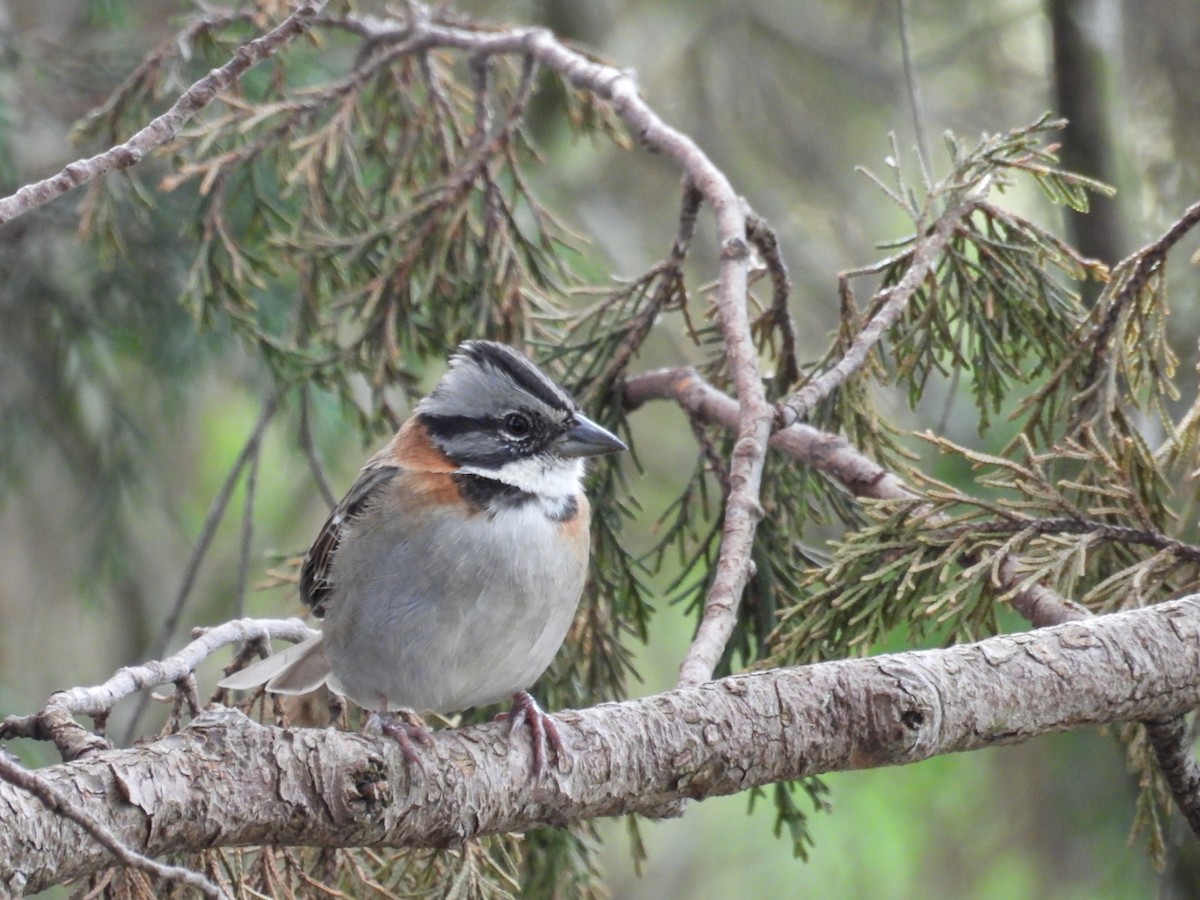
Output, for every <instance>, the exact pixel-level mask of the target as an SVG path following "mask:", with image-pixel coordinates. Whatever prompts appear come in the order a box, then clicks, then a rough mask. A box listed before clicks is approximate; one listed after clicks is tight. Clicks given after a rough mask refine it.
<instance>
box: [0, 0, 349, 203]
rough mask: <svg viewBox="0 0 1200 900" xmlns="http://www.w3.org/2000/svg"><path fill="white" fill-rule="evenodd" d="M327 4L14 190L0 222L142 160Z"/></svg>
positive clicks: (299, 11) (310, 3)
mask: <svg viewBox="0 0 1200 900" xmlns="http://www.w3.org/2000/svg"><path fill="white" fill-rule="evenodd" d="M326 2H327V0H305V2H303V3H301V4H300V6H298V7H297V8H296V11H295V12H293V13H292V14H291V15H290V16H288V17H287V18H286V19H284V20H283V21H282V22H280V23H279V25H278V26H276V27H275V28H273V29H272V30H271V31H269V32H267V33H266V34H264V35H263V36H262V37H259V38H255V39H254V40H252V41H250V42H249V43H247V44H244V45H243V46H241V47H239V48H238V50H237V52H236V53H235V54H234V56H233V59H231V60H229V62H227V63H225V65H223V66H221V67H220V68H218V69H213V70H212V71H211V72H209V73H208V74H207V75H205V76H204V77H203V78H201V79H200V80H199V81H197V82H196V83H195V84H193V85H192V86H191V87H190V88H188V89H187V90H186V91H184V93H183V94H182V95H181V96H180V97H179V99H178V100H176V101H175V103H174V104H173V105H172V106H171V108H170V109H168V110H167V111H166V112H165V113H163V114H162V115H160V116H159V117H158V118H156V119H154V120H153V121H152V122H151V123H150V124H149V125H147V126H146V127H145V128H143V129H141V130H140V131H138V132H137V133H136V134H135V135H134V136H133V137H131V138H130V139H129V140H127V141H126V142H125V143H123V144H118V145H117V146H115V147H110V148H109V149H108V150H105V151H104V152H103V153H100V154H98V155H96V156H93V157H91V158H90V159H81V160H76V161H75V162H73V163H71V164H69V165H68V166H67V167H66V168H64V169H63V170H62V171H61V172H59V173H58V174H57V175H54V176H52V177H50V178H46V179H43V180H42V181H39V182H37V183H36V184H29V185H25V186H24V187H22V188H21V189H20V190H18V191H17V192H16V193H15V194H12V195H10V196H8V197H4V198H0V225H3V224H4V223H5V222H11V221H12V220H13V219H15V218H17V216H21V215H24V214H25V213H27V212H29V211H30V210H31V209H35V208H37V207H39V206H43V205H45V204H46V203H49V202H50V201H51V200H54V199H56V198H58V197H61V196H62V195H63V194H65V193H66V192H67V191H69V190H71V189H72V188H76V187H79V185H81V184H86V183H87V182H89V181H92V180H93V179H95V178H99V177H100V176H101V175H107V174H108V173H109V172H112V171H115V170H118V169H127V168H129V167H130V166H132V165H135V164H136V163H139V162H141V160H142V158H143V157H145V155H146V154H147V153H148V152H150V151H151V150H154V149H155V148H157V147H161V146H163V145H164V144H166V143H168V142H169V141H170V140H172V139H173V138H174V137H175V135H177V134H178V133H179V130H180V129H181V128H182V127H183V126H184V123H186V122H187V121H188V119H190V118H191V117H192V116H194V115H195V114H196V113H198V112H199V111H200V110H202V109H204V107H206V106H208V104H210V103H212V102H213V100H215V99H216V98H217V95H218V94H220V93H221V92H222V91H225V90H228V89H229V88H230V87H232V86H233V85H234V84H236V83H237V81H238V80H239V79H240V78H241V77H242V76H243V75H244V74H245V73H246V72H247V71H249V70H250V69H251V68H253V67H254V66H255V65H257V64H258V63H260V62H262V61H263V60H264V59H267V58H268V57H270V56H273V55H274V54H275V53H277V52H278V51H279V50H281V49H283V47H285V46H287V44H288V43H289V42H290V41H292V40H294V39H295V38H296V37H298V36H300V35H301V34H303V33H304V32H305V31H307V30H308V28H309V27H310V26H311V25H312V22H313V18H314V17H315V16H316V15H317V13H319V12H320V11H321V9H322V8H323V7H324V6H325V4H326Z"/></svg>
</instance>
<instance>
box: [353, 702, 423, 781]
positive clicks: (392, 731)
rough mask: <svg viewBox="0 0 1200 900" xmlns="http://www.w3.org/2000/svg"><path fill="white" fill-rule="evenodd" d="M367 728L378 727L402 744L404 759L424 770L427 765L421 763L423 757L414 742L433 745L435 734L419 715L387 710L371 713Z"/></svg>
mask: <svg viewBox="0 0 1200 900" xmlns="http://www.w3.org/2000/svg"><path fill="white" fill-rule="evenodd" d="M367 728H368V729H371V728H378V729H379V732H380V733H381V734H385V735H387V736H388V737H390V738H391V739H392V740H394V741H395V742H396V743H397V744H399V745H400V752H401V753H403V754H404V761H405V762H407V763H408V764H409V766H410V767H412V766H416V767H417V768H418V769H420V770H422V771H424V769H425V767H424V766H423V765H422V763H421V757H420V756H419V755H418V754H417V748H416V747H415V746H414V745H413V742H414V741H415V742H416V743H418V744H420V745H421V746H423V747H432V746H433V736H432V735H430V733H429V729H428V728H426V727H425V723H424V722H422V721H421V718H420V717H419V716H416V715H413V714H412V713H405V712H401V713H399V714H397V715H392V714H391V713H387V712H382V713H378V712H376V713H371V718H370V719H368V720H367Z"/></svg>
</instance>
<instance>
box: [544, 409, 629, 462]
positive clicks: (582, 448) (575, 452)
mask: <svg viewBox="0 0 1200 900" xmlns="http://www.w3.org/2000/svg"><path fill="white" fill-rule="evenodd" d="M556 443H557V447H556V449H557V450H558V452H559V453H560V454H561V455H563V456H566V457H571V458H575V457H579V456H603V455H604V454H605V453H616V452H618V451H620V450H628V449H629V448H628V447H626V446H625V442H624V441H623V440H621V439H620V438H619V437H617V436H616V435H615V434H613V433H612V432H611V431H609V430H608V429H607V428H601V427H600V426H599V425H597V424H596V423H595V422H593V421H592V420H591V419H589V418H587V417H586V416H585V415H583V414H582V413H575V422H574V424H573V425H572V426H571V428H570V430H569V431H567V432H565V433H564V434H563V435H562V437H560V438H559V439H558V441H557V442H556Z"/></svg>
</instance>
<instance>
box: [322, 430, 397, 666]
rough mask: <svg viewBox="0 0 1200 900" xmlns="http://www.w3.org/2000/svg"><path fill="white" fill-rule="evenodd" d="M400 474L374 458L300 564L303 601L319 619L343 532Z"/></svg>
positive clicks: (379, 457)
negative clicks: (334, 556) (330, 569)
mask: <svg viewBox="0 0 1200 900" xmlns="http://www.w3.org/2000/svg"><path fill="white" fill-rule="evenodd" d="M400 471H401V469H400V467H399V466H397V465H395V464H394V463H389V462H386V461H385V457H384V453H383V452H381V453H378V454H376V455H375V456H373V457H372V458H371V459H370V460H369V461H368V462H367V464H366V465H365V466H363V469H362V471H361V472H359V473H358V478H356V479H355V480H354V484H353V485H351V486H350V490H349V491H347V492H346V496H345V497H343V498H342V502H341V503H339V504H338V505H337V507H336V508H335V509H334V510H333V512H331V513H330V514H329V518H328V519H326V520H325V524H324V525H323V526H321V531H320V533H319V534H318V535H317V539H316V540H315V541H313V544H312V546H311V547H310V548H309V550H308V553H306V554H304V561H303V562H302V563H301V564H300V599H301V600H303V601H304V603H305V604H307V605H308V606H309V607H311V608H312V611H313V614H314V615H316V616H317V617H318V618H320V617H322V616H324V615H325V611H326V610H327V609H328V603H329V599H330V585H329V566H330V564H331V563H332V562H333V554H334V553H335V552H336V551H337V547H338V544H339V543H340V542H341V539H342V530H343V529H344V528H345V527H346V523H348V522H350V521H352V520H353V519H354V518H355V517H356V516H359V515H361V514H362V511H363V510H364V509H365V508H366V506H367V504H368V503H370V502H371V500H372V498H374V497H376V496H377V495H378V494H379V492H380V491H382V490H384V489H385V487H386V486H387V484H388V483H389V482H390V481H391V480H392V479H393V478H394V477H395V476H396V475H397V474H399V472H400ZM301 646H303V645H301Z"/></svg>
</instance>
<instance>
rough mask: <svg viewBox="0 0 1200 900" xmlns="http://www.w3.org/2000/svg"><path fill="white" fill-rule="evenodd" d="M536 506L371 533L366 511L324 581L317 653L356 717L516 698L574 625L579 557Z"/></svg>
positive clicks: (405, 523)
mask: <svg viewBox="0 0 1200 900" xmlns="http://www.w3.org/2000/svg"><path fill="white" fill-rule="evenodd" d="M558 527H561V526H559V525H558V524H557V523H555V522H552V521H551V520H549V519H548V518H547V516H546V514H545V513H544V512H543V510H542V508H541V505H540V504H538V503H527V504H524V505H520V506H513V507H508V508H504V509H500V510H498V511H497V512H496V513H495V514H494V516H490V517H489V515H488V514H487V513H485V512H480V513H477V514H475V515H473V516H471V517H470V518H468V519H466V520H463V519H461V518H458V517H454V518H453V519H452V518H450V517H446V516H444V515H440V514H437V513H434V514H433V515H432V517H431V518H430V519H428V520H427V521H426V525H425V527H423V528H421V529H419V530H417V529H413V528H412V527H411V520H406V517H399V520H397V521H393V522H389V523H388V524H387V525H384V524H382V522H381V520H380V517H379V516H378V515H377V513H376V512H375V511H374V510H369V511H368V512H367V513H366V514H364V515H363V516H362V517H361V518H360V519H358V520H357V521H355V522H354V523H353V526H352V527H351V528H350V529H349V530H348V532H347V533H346V534H345V535H343V538H342V543H341V546H340V547H339V548H338V551H337V554H336V556H335V557H334V560H333V565H332V567H331V572H330V576H331V578H330V580H331V582H332V590H333V592H334V597H335V601H334V602H333V603H332V604H330V612H329V614H328V617H327V618H326V624H325V647H326V654H327V655H328V657H329V663H330V667H331V669H332V670H333V675H334V679H335V682H336V683H337V684H336V686H337V687H339V688H340V689H341V690H342V691H343V692H344V693H345V694H346V695H347V696H348V697H350V698H351V699H352V700H354V701H355V702H356V703H358V704H360V705H361V706H364V707H366V708H368V709H381V708H384V707H386V708H388V709H412V710H416V711H418V712H424V711H436V712H449V711H454V710H459V709H464V708H466V707H468V706H479V705H484V704H488V703H493V702H496V701H498V700H502V699H504V698H506V697H508V696H510V695H512V694H514V693H516V692H517V691H521V690H525V689H526V688H528V687H530V686H531V685H532V684H533V682H534V681H536V680H537V678H538V677H539V676H540V675H541V674H542V673H543V672H544V671H545V670H546V668H547V667H548V666H549V665H550V661H551V660H552V659H553V658H554V654H555V653H556V652H557V651H558V648H559V646H560V645H561V644H562V641H563V638H564V637H565V636H566V633H567V630H568V628H569V627H570V625H571V620H572V619H573V617H574V614H575V609H576V606H577V605H578V603H579V596H580V594H581V592H582V590H583V583H584V578H585V577H586V560H587V554H586V552H584V553H583V554H567V555H564V554H563V553H562V552H561V550H556V548H561V546H562V545H561V544H560V543H558V541H557V540H556V529H557V528H558Z"/></svg>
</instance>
